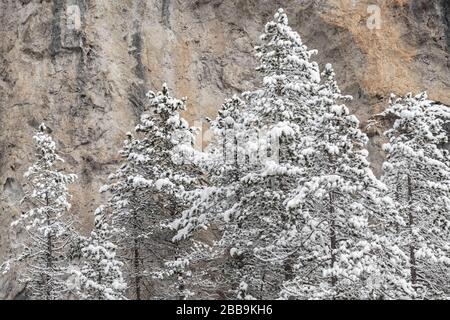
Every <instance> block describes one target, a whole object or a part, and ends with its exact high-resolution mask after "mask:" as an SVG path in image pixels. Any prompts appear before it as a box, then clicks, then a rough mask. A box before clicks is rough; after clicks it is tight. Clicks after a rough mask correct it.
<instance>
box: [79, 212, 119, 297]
mask: <svg viewBox="0 0 450 320" xmlns="http://www.w3.org/2000/svg"><path fill="white" fill-rule="evenodd" d="M112 236H113V234H112V230H111V227H110V226H109V224H108V223H107V222H106V217H105V216H104V212H103V207H99V208H98V209H97V210H96V211H95V221H94V230H92V232H91V234H90V236H89V237H88V238H87V239H86V240H85V241H84V243H83V247H82V249H81V252H82V265H81V269H80V272H79V283H80V288H79V296H80V297H81V298H82V299H87V300H122V299H124V291H125V289H126V283H125V281H124V279H123V276H122V266H123V263H122V262H120V261H118V260H117V255H116V250H117V246H116V245H115V244H113V243H112V242H111V239H112Z"/></svg>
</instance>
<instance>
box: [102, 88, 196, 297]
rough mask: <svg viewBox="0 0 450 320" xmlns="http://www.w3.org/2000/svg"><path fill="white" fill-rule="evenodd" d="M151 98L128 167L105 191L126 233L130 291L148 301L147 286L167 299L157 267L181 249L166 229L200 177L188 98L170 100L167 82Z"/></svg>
mask: <svg viewBox="0 0 450 320" xmlns="http://www.w3.org/2000/svg"><path fill="white" fill-rule="evenodd" d="M147 97H148V105H146V106H145V108H146V109H145V111H144V113H143V114H142V115H141V117H140V122H139V124H138V125H137V126H136V129H135V131H136V137H137V138H134V137H133V136H132V135H131V134H129V135H128V138H127V140H126V141H125V146H124V149H123V151H122V157H123V158H124V164H123V165H122V167H121V168H120V169H119V170H118V171H117V172H116V173H115V174H113V175H111V177H110V178H111V181H112V183H111V184H109V185H107V186H105V187H104V188H103V189H102V191H110V193H111V195H112V197H111V198H110V200H109V201H108V204H107V207H110V209H111V210H110V211H112V217H113V218H112V221H113V226H114V227H117V228H118V229H119V230H120V232H119V236H118V239H119V241H120V247H121V249H122V251H123V253H124V254H125V257H124V261H125V262H126V264H127V266H128V268H127V269H128V270H127V274H128V277H129V280H128V287H129V288H130V294H132V296H133V297H134V298H136V299H141V298H142V291H143V290H144V288H147V289H146V291H147V292H148V291H150V290H152V291H153V292H152V294H153V295H155V296H156V295H158V297H162V298H164V297H167V296H166V293H165V292H164V287H161V288H158V289H156V288H155V283H154V281H153V280H152V279H153V274H154V272H155V271H156V269H158V268H161V267H163V266H164V263H165V262H166V260H171V259H172V258H173V256H174V255H175V252H176V251H177V250H178V249H177V247H176V246H175V245H174V244H172V243H171V241H170V240H171V235H170V231H169V230H168V229H167V228H164V225H165V224H166V221H167V220H168V219H173V218H174V217H175V215H176V214H179V213H180V212H181V211H182V210H183V209H185V208H186V207H187V205H188V202H187V200H186V198H185V192H186V191H187V190H188V189H189V188H192V186H193V185H194V184H195V183H196V174H197V171H196V168H195V165H194V164H193V163H194V162H195V159H194V158H195V156H196V152H195V151H194V149H193V145H194V137H195V131H194V129H193V128H190V127H189V124H188V123H187V121H186V120H184V119H183V118H182V117H181V116H180V113H179V112H181V111H183V110H185V100H184V99H183V100H179V99H176V98H173V97H172V96H170V94H169V91H168V88H167V85H166V84H164V85H163V89H162V91H160V92H157V93H154V92H151V91H150V92H149V93H148V94H147ZM151 286H152V287H151ZM166 287H167V286H166Z"/></svg>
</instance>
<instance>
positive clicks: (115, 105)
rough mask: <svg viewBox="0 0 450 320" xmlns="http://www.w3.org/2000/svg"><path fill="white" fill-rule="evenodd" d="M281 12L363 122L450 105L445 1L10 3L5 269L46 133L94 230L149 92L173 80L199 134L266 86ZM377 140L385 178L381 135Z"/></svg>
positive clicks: (3, 104) (1, 186)
mask: <svg viewBox="0 0 450 320" xmlns="http://www.w3.org/2000/svg"><path fill="white" fill-rule="evenodd" d="M278 7H283V8H285V9H286V11H287V12H288V16H289V19H290V24H291V25H292V27H293V28H294V29H295V30H297V31H299V32H300V35H301V36H302V39H303V41H304V43H305V44H307V45H308V47H310V48H311V49H313V48H314V49H318V50H319V54H318V55H317V60H318V62H320V63H321V64H322V65H323V64H324V63H327V62H330V63H332V64H333V65H334V67H335V69H336V73H337V78H338V80H339V81H340V85H341V89H342V90H343V91H344V92H345V93H346V94H351V95H353V96H354V97H355V100H354V101H353V102H352V103H351V104H350V107H351V108H352V110H353V111H354V112H355V113H356V115H357V116H358V117H359V118H360V120H361V122H362V125H364V123H365V121H366V120H367V119H368V118H369V117H370V116H371V115H373V114H374V113H376V112H379V111H380V110H382V109H383V108H384V106H385V105H386V100H387V99H386V98H387V97H388V96H389V94H390V93H391V92H394V93H396V94H404V93H406V92H409V91H412V92H419V91H422V90H428V92H429V96H430V98H431V99H433V100H438V101H441V102H442V103H444V104H450V90H449V87H450V72H449V68H450V60H449V48H450V2H449V1H448V0H434V1H429V0H360V1H358V0H291V1H273V0H229V1H223V0H123V1H106V0H20V1H19V0H1V2H0V39H1V41H0V262H1V261H2V260H3V259H4V258H6V256H7V255H8V253H9V251H10V250H11V247H13V246H14V239H13V235H12V234H11V232H10V231H9V225H10V223H11V221H12V220H13V219H14V218H16V217H17V215H18V214H20V206H19V202H20V199H21V198H22V196H23V192H24V186H23V182H24V179H23V178H22V177H23V173H24V171H25V170H26V169H27V168H28V166H29V165H30V163H31V161H32V156H33V152H32V149H31V148H32V141H31V136H32V134H33V131H34V130H35V129H36V128H37V126H38V125H39V123H41V122H42V121H44V122H45V123H46V124H47V126H48V127H49V128H50V129H51V130H52V131H53V132H52V134H53V137H54V139H55V141H56V142H57V145H58V147H59V150H60V154H61V155H62V156H63V157H64V158H65V160H66V163H65V166H66V167H67V169H68V170H70V171H71V172H75V173H77V174H78V175H79V181H78V184H77V185H75V186H74V187H73V189H72V190H71V191H72V193H73V204H74V206H73V212H74V214H75V215H76V216H77V217H78V219H77V220H78V222H79V224H80V226H81V228H83V230H84V231H88V230H89V229H90V227H91V220H92V216H93V214H92V212H93V210H94V208H95V207H96V206H98V205H99V204H100V202H101V198H100V195H99V194H98V192H97V191H98V189H99V187H100V185H101V184H102V183H103V182H104V181H105V177H106V176H107V175H108V173H109V172H111V171H112V170H114V169H115V168H116V166H117V163H118V160H119V157H118V153H117V152H118V150H119V149H120V147H121V144H122V141H123V139H124V134H125V133H126V132H127V131H130V130H132V128H133V126H134V123H135V121H136V119H137V118H136V117H137V115H138V114H139V113H140V111H141V108H142V103H141V101H142V100H143V99H144V94H145V92H146V91H147V90H149V89H152V90H158V89H160V87H161V84H162V83H163V82H164V81H166V82H167V83H168V85H169V87H170V88H172V90H173V92H174V94H175V95H177V96H179V97H181V96H186V97H187V98H188V107H189V109H188V111H187V112H186V117H187V118H188V119H189V120H190V121H191V122H192V123H195V124H196V125H197V126H198V124H199V122H198V121H200V120H201V119H202V117H203V116H210V117H211V116H214V115H215V111H216V109H217V107H218V106H219V105H220V104H221V102H222V101H223V99H224V98H225V97H226V96H229V95H231V94H233V93H240V92H242V91H244V90H247V89H251V88H252V87H253V86H254V85H255V84H257V83H258V81H260V79H258V76H257V75H256V74H255V73H254V72H253V69H254V67H255V66H256V62H255V61H254V59H253V55H252V48H253V46H254V45H255V44H257V41H258V36H259V34H260V33H261V31H262V30H263V27H264V24H265V23H266V22H267V21H268V20H270V19H271V17H272V15H273V13H274V12H275V10H276V9H277V8H278ZM371 134H372V139H371V144H370V146H369V149H370V151H371V155H370V157H371V159H372V160H373V164H374V168H375V169H376V171H378V168H379V164H380V162H381V160H382V154H381V152H380V151H379V146H380V144H381V142H382V138H381V137H380V136H379V135H377V133H376V132H372V133H371ZM12 277H13V276H9V277H8V278H6V279H5V278H3V279H0V299H2V298H10V299H11V298H19V297H20V296H21V294H20V291H21V289H22V288H21V287H20V286H19V285H18V284H17V283H16V281H14V279H13V278H12Z"/></svg>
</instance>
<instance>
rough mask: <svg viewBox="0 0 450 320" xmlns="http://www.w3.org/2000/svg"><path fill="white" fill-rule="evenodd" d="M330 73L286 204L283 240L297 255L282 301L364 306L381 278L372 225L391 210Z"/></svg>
mask: <svg viewBox="0 0 450 320" xmlns="http://www.w3.org/2000/svg"><path fill="white" fill-rule="evenodd" d="M334 77H335V75H334V71H333V69H332V67H331V65H329V64H328V65H327V66H326V68H325V70H324V72H323V74H322V78H323V84H322V85H321V87H320V89H319V91H318V94H317V96H316V97H314V109H313V111H314V117H313V118H311V123H310V125H309V126H308V129H309V132H308V133H307V139H306V143H305V144H304V148H303V149H302V151H301V154H302V156H303V159H304V160H303V161H304V164H305V165H304V168H303V169H304V172H303V175H302V178H301V179H300V180H299V182H298V183H299V186H298V188H296V189H295V190H294V191H293V192H292V193H291V195H290V199H289V200H288V201H287V207H288V209H289V213H290V214H289V222H288V223H287V224H286V226H287V227H288V228H286V230H285V231H284V232H283V233H282V234H281V236H280V239H282V240H283V241H286V242H287V243H288V244H289V245H290V246H292V247H293V248H295V249H296V251H297V252H296V254H295V256H296V265H295V270H296V272H295V278H294V279H293V280H288V281H286V283H285V288H284V290H283V293H282V294H283V295H284V296H285V297H291V296H292V297H297V298H301V299H361V298H363V299H368V298H371V297H372V295H377V294H379V292H378V291H377V290H376V288H374V287H373V286H371V285H370V284H369V282H368V281H366V280H367V279H368V278H370V276H371V275H373V273H375V272H376V271H377V270H378V264H377V262H376V255H375V254H374V248H373V247H372V232H371V225H370V220H371V218H374V217H376V215H377V214H378V213H380V212H381V211H382V210H389V206H388V204H389V200H388V199H382V198H381V197H380V194H381V193H382V192H383V190H384V189H385V187H384V186H383V184H382V183H381V182H379V181H378V180H377V179H376V177H375V176H374V175H373V173H372V170H371V169H370V164H369V162H368V161H367V159H366V158H367V156H368V152H367V150H366V149H365V144H366V143H367V141H368V139H367V137H366V135H365V134H364V133H362V132H361V130H360V129H359V121H358V120H357V118H356V117H355V116H354V115H351V114H350V113H349V110H348V108H347V107H346V106H345V105H344V104H339V103H338V102H339V101H345V100H347V99H349V98H351V97H347V96H343V95H342V94H341V92H340V90H339V88H338V86H337V84H336V81H335V79H334Z"/></svg>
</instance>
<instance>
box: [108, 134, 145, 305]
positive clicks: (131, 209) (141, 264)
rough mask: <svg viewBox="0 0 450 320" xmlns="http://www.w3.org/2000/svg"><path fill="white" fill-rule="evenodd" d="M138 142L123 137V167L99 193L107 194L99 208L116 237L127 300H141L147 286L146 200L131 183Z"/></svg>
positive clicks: (135, 172) (138, 174)
mask: <svg viewBox="0 0 450 320" xmlns="http://www.w3.org/2000/svg"><path fill="white" fill-rule="evenodd" d="M138 144H139V141H138V140H137V139H135V138H134V137H133V136H132V134H131V133H127V138H126V140H125V141H124V146H123V149H122V150H121V151H120V155H121V157H122V159H123V164H122V165H121V167H120V168H119V169H118V170H117V171H116V172H114V173H112V174H111V175H110V176H109V177H108V179H109V184H107V185H104V186H103V187H102V188H101V189H100V191H101V192H109V194H110V196H109V198H108V200H107V202H106V204H105V205H104V207H103V210H104V211H107V212H108V213H107V214H109V215H110V216H111V227H112V228H113V230H114V232H115V233H116V234H115V235H116V238H115V240H116V241H115V242H116V244H117V245H118V247H119V250H118V255H119V257H120V260H121V261H123V262H124V263H125V267H124V271H125V272H124V273H125V278H126V282H127V284H128V296H129V297H130V298H134V299H136V300H140V299H142V292H143V291H144V290H145V288H146V287H147V286H148V281H147V280H148V272H147V270H146V268H147V265H148V263H147V261H148V259H149V252H147V251H146V247H147V246H148V243H147V239H148V235H149V233H150V228H151V224H150V222H149V216H148V215H147V213H146V211H145V210H146V200H144V199H146V197H145V198H144V199H142V198H141V197H142V196H145V193H144V191H143V190H142V188H139V187H138V186H137V185H136V184H135V183H134V179H135V178H139V177H141V171H142V170H141V165H142V163H141V161H140V160H141V157H139V156H136V154H135V153H134V152H135V149H136V148H137V146H138Z"/></svg>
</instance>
